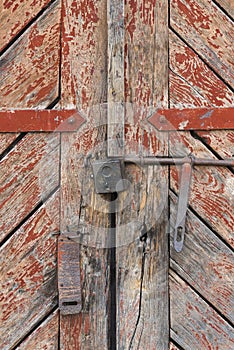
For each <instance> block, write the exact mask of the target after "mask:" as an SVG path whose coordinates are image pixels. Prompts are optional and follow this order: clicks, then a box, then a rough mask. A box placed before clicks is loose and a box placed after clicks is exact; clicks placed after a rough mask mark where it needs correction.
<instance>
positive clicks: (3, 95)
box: [0, 0, 60, 109]
mask: <svg viewBox="0 0 234 350" xmlns="http://www.w3.org/2000/svg"><path fill="white" fill-rule="evenodd" d="M59 23H60V1H59V0H58V1H55V2H54V3H53V4H52V5H51V6H50V7H49V9H48V10H47V11H46V12H45V13H44V14H43V16H42V17H40V18H39V19H38V20H37V21H36V22H35V23H34V24H33V25H32V26H31V27H30V28H29V29H28V30H27V31H26V32H25V33H24V34H23V35H22V36H21V37H20V38H19V39H18V40H17V41H16V42H15V43H14V45H13V46H12V47H11V48H10V49H9V50H7V51H6V52H5V53H4V54H3V55H2V57H1V71H0V72H1V79H0V85H1V87H0V100H1V107H2V108H15V109H16V108H32V107H34V108H35V107H38V106H40V107H41V108H45V107H47V106H48V105H49V104H50V103H51V102H52V101H53V100H54V99H55V98H56V97H57V95H58V80H59V42H60V24H59Z"/></svg>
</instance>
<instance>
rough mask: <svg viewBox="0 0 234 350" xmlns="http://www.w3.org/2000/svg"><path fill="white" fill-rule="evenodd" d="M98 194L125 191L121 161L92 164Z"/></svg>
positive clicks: (103, 161)
mask: <svg viewBox="0 0 234 350" xmlns="http://www.w3.org/2000/svg"><path fill="white" fill-rule="evenodd" d="M92 168H93V176H94V185H95V191H96V193H100V194H101V193H103V194H104V193H114V192H122V191H124V189H125V188H124V181H123V177H122V168H121V163H120V160H117V159H115V160H112V159H110V160H97V161H95V162H93V163H92Z"/></svg>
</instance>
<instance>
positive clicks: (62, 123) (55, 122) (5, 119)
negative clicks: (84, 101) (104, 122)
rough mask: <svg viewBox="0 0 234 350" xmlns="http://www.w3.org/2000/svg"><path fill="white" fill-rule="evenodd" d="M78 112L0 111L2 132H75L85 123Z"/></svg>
mask: <svg viewBox="0 0 234 350" xmlns="http://www.w3.org/2000/svg"><path fill="white" fill-rule="evenodd" d="M84 121H85V120H84V118H83V117H82V116H81V115H80V114H79V112H78V111H77V110H74V109H70V110H69V109H68V110H52V109H51V110H46V109H44V110H35V109H25V110H14V109H12V110H0V132H28V131H56V132H63V131H75V130H77V129H79V127H80V126H81V124H83V123H84Z"/></svg>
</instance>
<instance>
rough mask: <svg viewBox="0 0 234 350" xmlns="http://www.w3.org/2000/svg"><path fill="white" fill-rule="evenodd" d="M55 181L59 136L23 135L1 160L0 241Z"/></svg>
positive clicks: (44, 195)
mask: <svg viewBox="0 0 234 350" xmlns="http://www.w3.org/2000/svg"><path fill="white" fill-rule="evenodd" d="M58 184H59V136H58V135H56V134H52V135H47V136H45V135H43V134H27V135H26V136H25V137H24V138H23V139H22V140H21V141H20V142H19V143H18V144H17V146H16V147H15V148H13V149H12V150H11V151H10V153H8V155H7V156H6V157H5V158H3V159H2V161H1V167H0V193H1V201H0V213H1V215H0V217H1V219H0V229H1V235H0V237H1V240H2V239H4V237H6V236H7V235H8V234H9V233H10V232H11V231H12V230H14V228H16V227H17V225H18V224H19V223H20V222H21V221H22V220H23V219H24V218H25V216H27V215H28V214H29V213H30V212H31V211H32V210H33V209H34V208H35V207H36V205H37V204H38V203H39V202H40V201H42V200H44V199H45V198H46V196H48V195H49V194H50V193H51V192H52V191H53V190H54V189H55V188H56V186H58Z"/></svg>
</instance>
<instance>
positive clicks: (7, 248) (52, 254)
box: [0, 194, 59, 350]
mask: <svg viewBox="0 0 234 350" xmlns="http://www.w3.org/2000/svg"><path fill="white" fill-rule="evenodd" d="M58 209H59V201H58V196H57V194H55V195H54V196H53V197H52V198H51V199H49V200H48V201H47V202H46V203H45V204H44V205H43V206H42V207H41V208H40V209H39V210H38V211H37V212H36V213H35V214H34V215H33V216H32V217H31V218H30V219H29V220H28V221H27V222H26V223H25V224H24V225H23V226H21V227H20V228H19V229H18V230H17V232H16V233H15V234H14V235H13V236H12V237H11V238H10V239H9V240H8V241H7V242H6V243H5V244H4V245H2V246H1V254H0V274H1V288H0V303H1V307H0V323H1V338H0V347H1V349H4V350H8V349H12V348H13V347H14V346H15V345H17V343H18V342H19V341H20V340H21V339H22V338H24V337H25V336H26V335H27V333H28V332H29V331H30V330H31V329H32V328H33V327H34V326H35V325H36V324H37V323H38V321H40V320H41V319H42V318H44V317H45V316H46V315H47V314H48V313H50V311H52V309H53V308H54V306H55V305H56V303H57V288H56V246H57V244H56V236H53V235H52V232H53V231H54V232H55V231H58V214H59V213H58Z"/></svg>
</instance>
